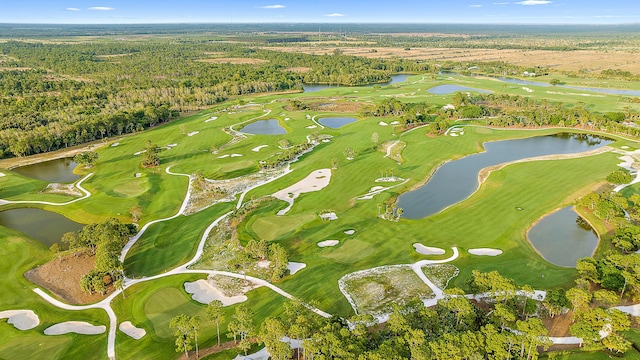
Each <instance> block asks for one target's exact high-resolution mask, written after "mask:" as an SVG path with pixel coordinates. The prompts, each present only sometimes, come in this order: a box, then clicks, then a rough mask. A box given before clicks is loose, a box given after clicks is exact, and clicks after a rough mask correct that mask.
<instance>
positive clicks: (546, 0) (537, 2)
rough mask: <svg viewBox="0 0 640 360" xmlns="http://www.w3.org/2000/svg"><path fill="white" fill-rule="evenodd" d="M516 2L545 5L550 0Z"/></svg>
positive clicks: (519, 3)
mask: <svg viewBox="0 0 640 360" xmlns="http://www.w3.org/2000/svg"><path fill="white" fill-rule="evenodd" d="M516 4H518V5H546V4H551V1H549V0H524V1H520V2H517V3H516Z"/></svg>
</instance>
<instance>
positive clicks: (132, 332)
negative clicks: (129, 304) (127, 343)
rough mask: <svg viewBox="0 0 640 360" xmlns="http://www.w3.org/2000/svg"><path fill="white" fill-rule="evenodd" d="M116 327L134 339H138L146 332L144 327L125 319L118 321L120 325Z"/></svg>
mask: <svg viewBox="0 0 640 360" xmlns="http://www.w3.org/2000/svg"><path fill="white" fill-rule="evenodd" d="M118 329H120V331H122V332H123V333H125V334H127V335H129V337H131V338H133V339H135V340H140V339H142V338H143V337H144V336H145V335H146V334H147V332H146V330H145V329H141V328H138V327H135V326H133V324H132V323H131V321H125V322H122V323H120V326H119V327H118Z"/></svg>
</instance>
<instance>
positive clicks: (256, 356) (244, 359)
mask: <svg viewBox="0 0 640 360" xmlns="http://www.w3.org/2000/svg"><path fill="white" fill-rule="evenodd" d="M270 357H271V355H269V352H268V351H267V348H266V347H265V348H262V350H260V351H258V352H256V353H253V354H249V355H247V356H242V355H236V357H234V358H233V360H269V358H270Z"/></svg>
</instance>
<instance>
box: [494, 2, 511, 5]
mask: <svg viewBox="0 0 640 360" xmlns="http://www.w3.org/2000/svg"><path fill="white" fill-rule="evenodd" d="M493 5H509V3H508V2H495V3H493Z"/></svg>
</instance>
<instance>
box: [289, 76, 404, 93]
mask: <svg viewBox="0 0 640 360" xmlns="http://www.w3.org/2000/svg"><path fill="white" fill-rule="evenodd" d="M409 76H411V75H409V74H396V75H391V81H387V82H384V83H379V84H368V85H361V87H371V86H375V85H380V86H386V85H393V84H395V83H399V82H403V81H406V80H407V77H409ZM338 87H349V86H348V85H327V84H302V89H304V92H316V91H320V90H324V89H329V88H338Z"/></svg>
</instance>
